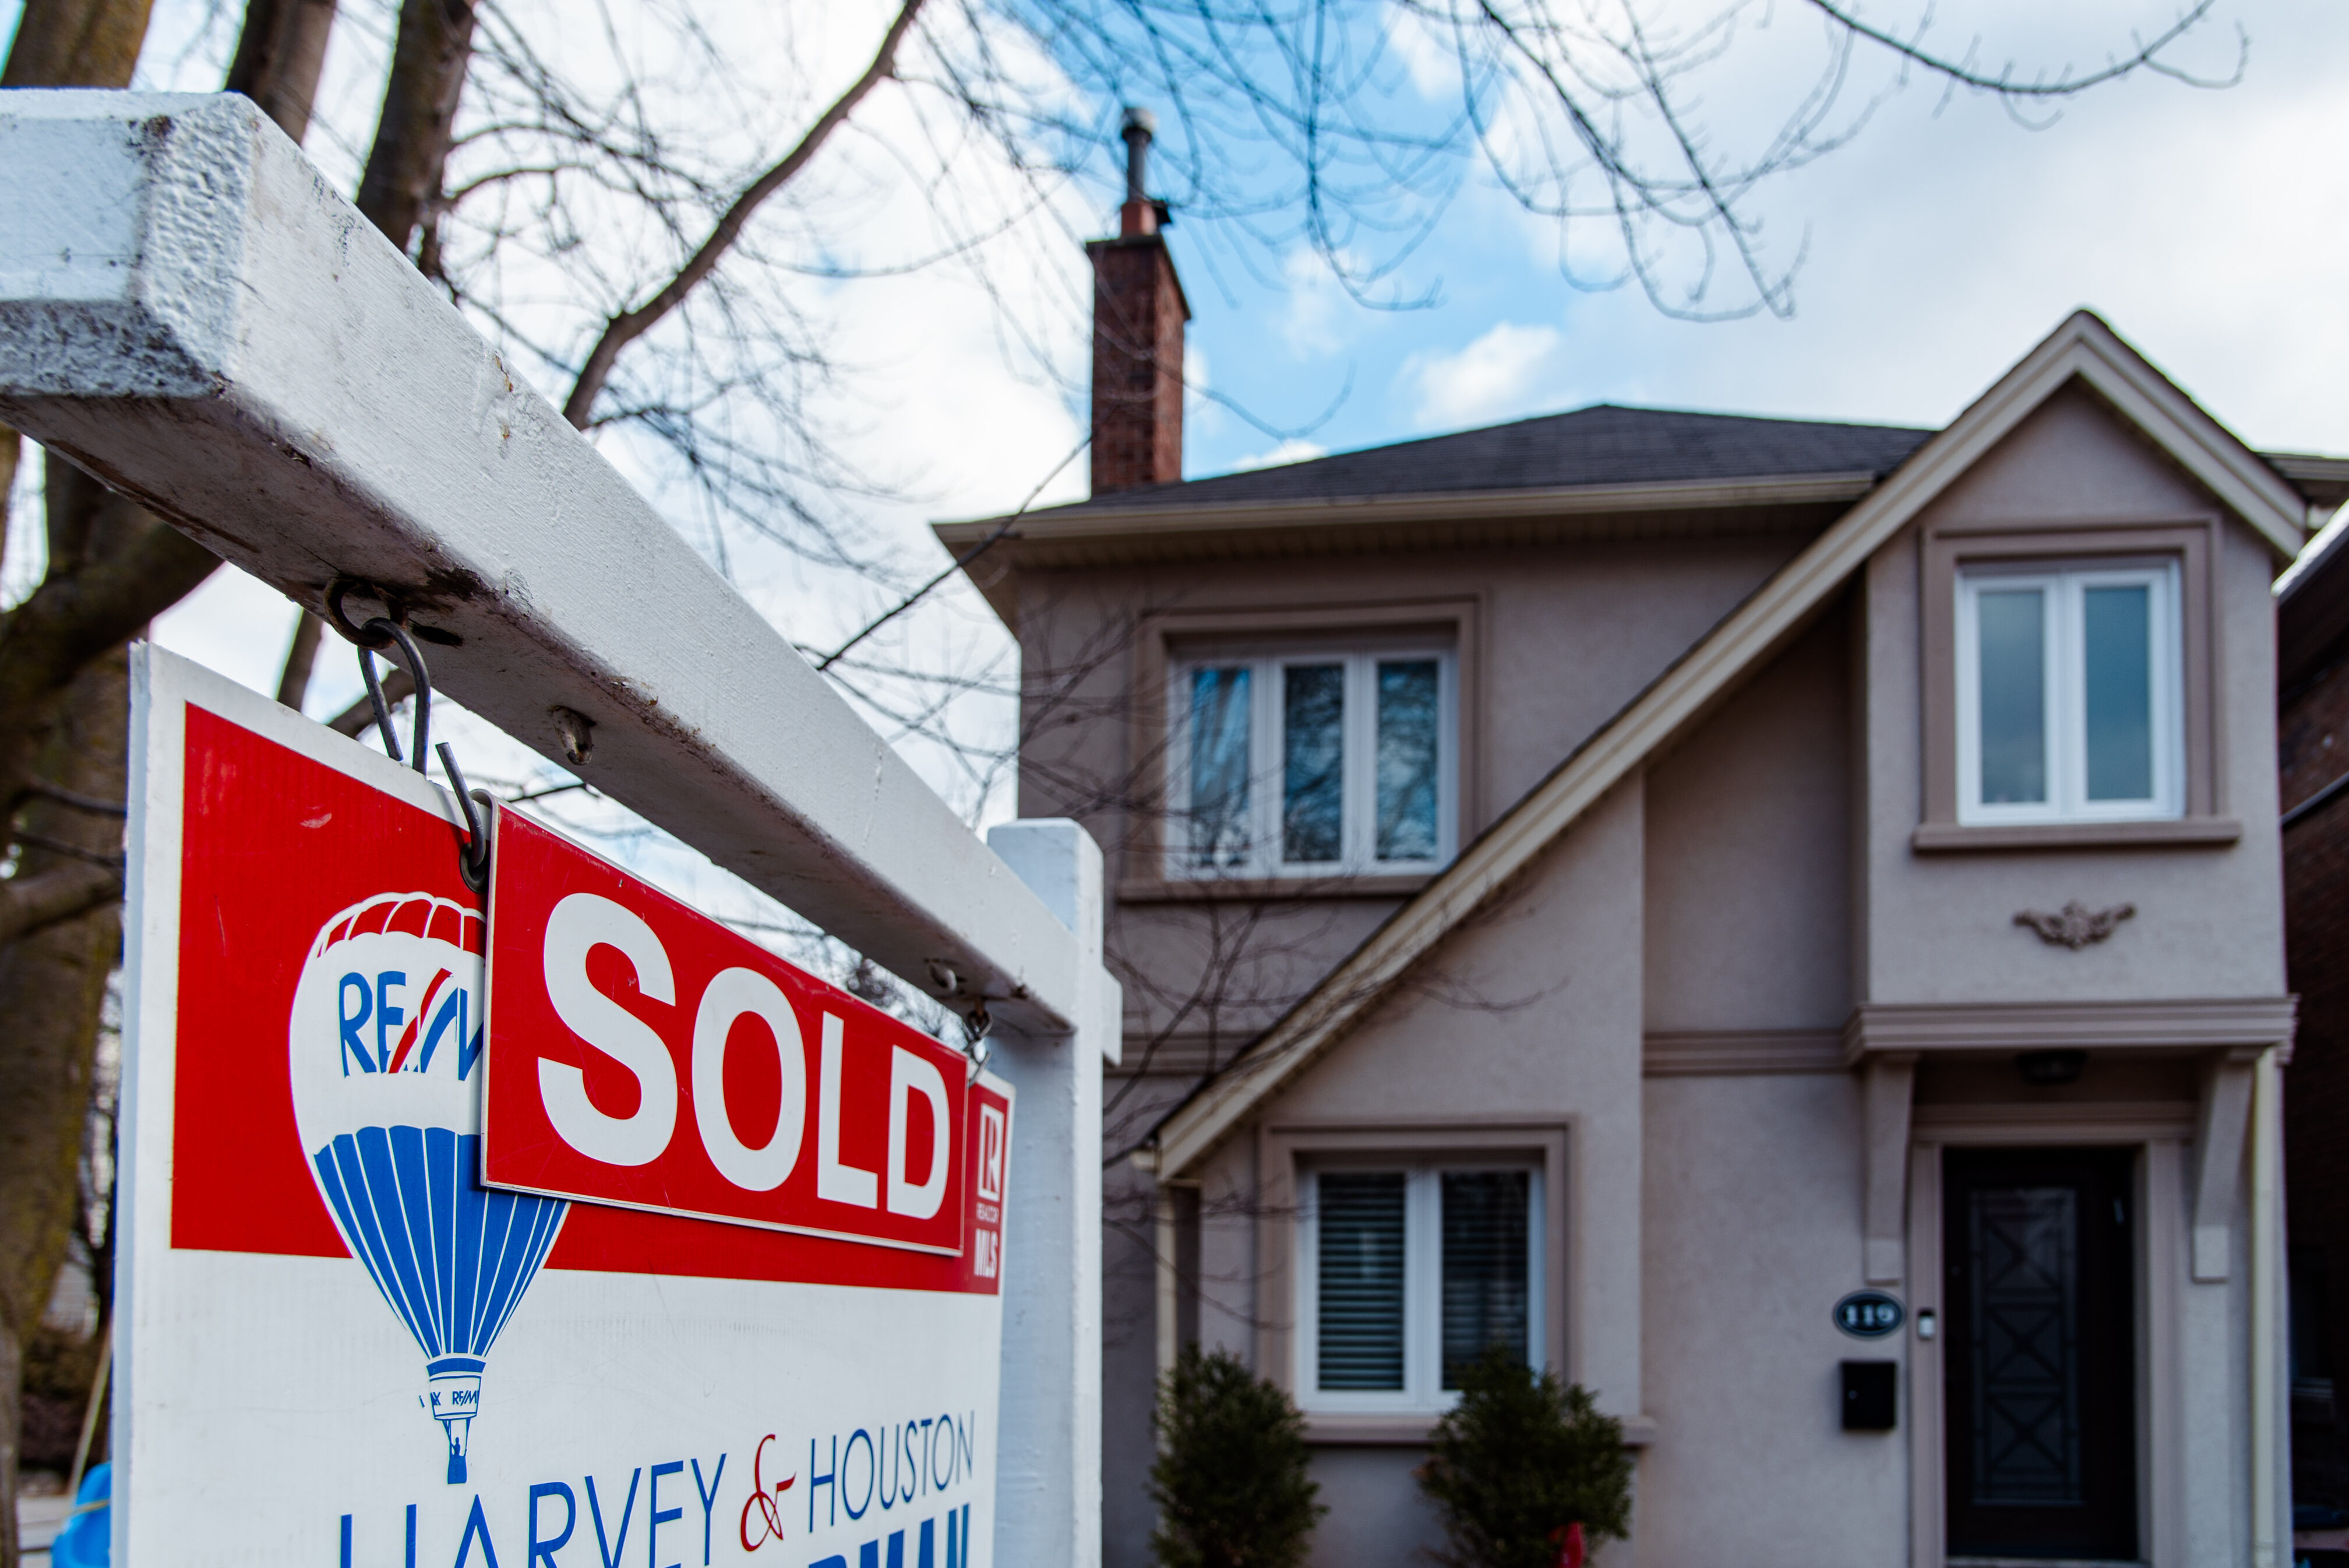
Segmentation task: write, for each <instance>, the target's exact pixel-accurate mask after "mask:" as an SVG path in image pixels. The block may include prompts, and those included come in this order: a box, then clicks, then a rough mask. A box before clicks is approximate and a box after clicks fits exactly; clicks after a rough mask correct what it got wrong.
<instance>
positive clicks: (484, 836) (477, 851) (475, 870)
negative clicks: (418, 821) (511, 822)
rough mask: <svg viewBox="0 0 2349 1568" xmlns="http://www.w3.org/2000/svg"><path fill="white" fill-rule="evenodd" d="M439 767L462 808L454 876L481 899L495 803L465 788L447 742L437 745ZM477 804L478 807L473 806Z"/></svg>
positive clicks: (487, 886) (486, 890)
mask: <svg viewBox="0 0 2349 1568" xmlns="http://www.w3.org/2000/svg"><path fill="white" fill-rule="evenodd" d="M439 749H440V766H441V768H442V769H445V770H446V771H447V772H448V775H449V782H450V783H451V784H453V785H455V786H456V787H457V804H458V805H459V806H460V807H462V808H463V809H464V812H465V832H466V839H465V842H464V844H463V846H462V847H461V848H460V849H459V850H458V851H457V871H458V874H460V876H462V877H463V878H464V879H465V885H466V886H467V887H469V888H471V889H472V890H473V892H475V893H477V894H480V895H481V896H483V897H487V896H488V895H489V891H490V823H491V821H492V820H493V819H494V818H495V817H496V815H497V803H496V801H495V800H494V799H492V797H491V795H490V792H489V791H488V790H486V789H466V788H465V776H464V774H463V773H461V772H460V771H459V770H458V768H457V754H456V753H455V752H453V751H451V750H450V749H449V743H448V742H447V741H445V740H444V741H442V742H441V743H440V748H439ZM475 801H479V802H480V803H481V804H480V807H479V808H478V809H477V808H476V807H475V805H474V802H475Z"/></svg>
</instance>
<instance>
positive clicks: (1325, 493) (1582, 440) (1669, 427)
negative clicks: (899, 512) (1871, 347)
mask: <svg viewBox="0 0 2349 1568" xmlns="http://www.w3.org/2000/svg"><path fill="white" fill-rule="evenodd" d="M1932 433H1933V432H1932V431H1930V430H1920V429H1912V428H1909V427H1906V426H1900V425H1843V424H1835V423H1830V422H1828V421H1826V420H1815V419H1760V418H1748V417H1746V416H1744V415H1736V414H1693V413H1689V412H1686V411H1684V410H1681V409H1671V408H1626V407H1619V406H1617V405H1615V404H1611V403H1597V404H1593V405H1592V406H1590V407H1588V408H1577V409H1575V410H1574V411H1573V412H1572V413H1568V414H1549V415H1545V416H1544V417H1542V418H1537V419H1518V420H1516V421H1514V422H1512V423H1510V424H1506V425H1494V426H1490V427H1488V428H1485V429H1480V430H1463V431H1460V432H1458V433H1456V434H1454V435H1449V436H1431V437H1428V438H1425V439H1423V440H1417V441H1397V442H1394V443H1392V445H1388V446H1383V447H1371V448H1367V449H1363V450H1361V451H1353V452H1340V453H1338V454H1336V455H1335V456H1331V457H1324V458H1315V459H1311V460H1310V461H1307V462H1299V463H1287V464H1283V465H1281V466H1279V467H1276V468H1268V469H1252V470H1249V471H1247V472H1245V473H1237V474H1222V475H1219V476H1217V477H1216V478H1214V479H1204V480H1185V481H1184V482H1182V483H1179V484H1164V485H1145V486H1143V487H1140V488H1138V489H1134V490H1115V491H1112V492H1111V493H1110V494H1108V495H1105V496H1101V497H1097V498H1095V499H1094V500H1086V501H1079V502H1076V503H1074V504H1072V505H1069V506H1060V507H1051V508H1048V509H1045V510H1043V511H1036V512H1030V514H1029V515H1030V517H1033V518H1074V517H1076V516H1079V515H1083V514H1091V513H1097V512H1119V511H1135V510H1138V509H1143V508H1149V507H1165V506H1217V505H1234V504H1257V505H1261V504H1265V503H1268V502H1270V503H1278V502H1283V501H1289V502H1295V501H1310V500H1353V499H1357V498H1362V497H1370V496H1392V495H1447V494H1454V493H1457V492H1459V491H1463V490H1478V491H1485V490H1563V489H1568V488H1578V487H1581V486H1585V485H1654V484H1676V483H1689V482H1692V481H1694V482H1702V481H1705V480H1751V479H1773V478H1783V477H1785V476H1789V475H1795V474H1852V473H1864V474H1869V475H1873V476H1876V477H1878V478H1881V477H1882V476H1883V475H1885V474H1889V473H1890V472H1891V471H1892V470H1893V469H1896V468H1898V467H1899V465H1900V461H1901V459H1904V458H1906V457H1907V456H1908V455H1909V453H1910V452H1913V451H1915V450H1916V449H1918V448H1919V447H1920V446H1921V445H1923V444H1924V442H1925V439H1926V438H1928V437H1929V436H1930V435H1932Z"/></svg>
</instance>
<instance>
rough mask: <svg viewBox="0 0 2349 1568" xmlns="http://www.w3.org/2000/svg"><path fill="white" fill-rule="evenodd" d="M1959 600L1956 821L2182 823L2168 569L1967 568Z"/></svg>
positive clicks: (2181, 756)
mask: <svg viewBox="0 0 2349 1568" xmlns="http://www.w3.org/2000/svg"><path fill="white" fill-rule="evenodd" d="M1957 592H1958V604H1957V611H1958V614H1957V650H1956V652H1957V659H1956V665H1957V699H1958V820H1959V821H1960V822H1961V823H1979V824H1995V823H2010V822H2012V823H2021V822H2068V821H2098V820H2145V819H2155V818H2168V817H2177V816H2179V815H2181V814H2183V811H2184V810H2185V770H2186V769H2185V749H2186V748H2185V740H2184V731H2185V723H2184V716H2183V712H2182V707H2183V705H2182V702H2181V698H2180V692H2181V686H2182V678H2181V669H2180V658H2179V645H2180V633H2179V625H2178V568H2177V566H2176V565H2175V564H2174V563H2161V564H2153V565H2130V566H2113V567H2094V568H2088V567H2082V568H2071V569H2065V570H2060V571H2049V570H2044V569H2039V570H2032V569H2015V570H2004V569H2000V568H1994V567H1973V568H1968V569H1966V570H1965V571H1963V572H1961V573H1960V575H1959V577H1958V584H1957Z"/></svg>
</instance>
